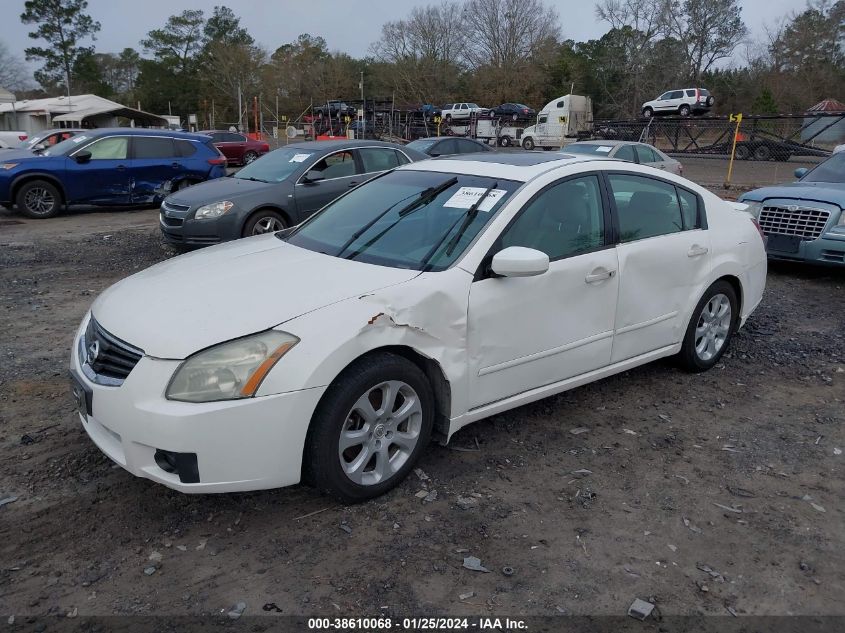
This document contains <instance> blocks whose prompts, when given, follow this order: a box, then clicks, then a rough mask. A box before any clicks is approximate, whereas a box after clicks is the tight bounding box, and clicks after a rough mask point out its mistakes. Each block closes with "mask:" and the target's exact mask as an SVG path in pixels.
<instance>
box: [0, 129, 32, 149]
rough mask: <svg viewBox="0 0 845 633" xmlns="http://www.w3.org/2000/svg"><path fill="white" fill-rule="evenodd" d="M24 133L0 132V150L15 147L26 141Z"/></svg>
mask: <svg viewBox="0 0 845 633" xmlns="http://www.w3.org/2000/svg"><path fill="white" fill-rule="evenodd" d="M27 136H28V135H27V133H26V132H9V131H6V130H0V149H9V148H12V147H17V146H18V145H20V144H21V143H23V142H24V141H25V140H26V139H27Z"/></svg>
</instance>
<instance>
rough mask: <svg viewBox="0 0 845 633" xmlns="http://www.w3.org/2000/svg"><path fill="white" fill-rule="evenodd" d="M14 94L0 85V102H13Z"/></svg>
mask: <svg viewBox="0 0 845 633" xmlns="http://www.w3.org/2000/svg"><path fill="white" fill-rule="evenodd" d="M14 102H15V95H13V94H12V93H11V92H9V91H8V90H6V89H5V88H3V87H2V86H0V103H14Z"/></svg>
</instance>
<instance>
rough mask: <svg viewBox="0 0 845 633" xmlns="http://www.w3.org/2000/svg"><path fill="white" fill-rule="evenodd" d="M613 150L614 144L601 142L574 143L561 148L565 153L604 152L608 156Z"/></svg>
mask: <svg viewBox="0 0 845 633" xmlns="http://www.w3.org/2000/svg"><path fill="white" fill-rule="evenodd" d="M612 150H613V146H612V145H602V144H601V143H572V145H565V146H564V147H562V148H561V150H560V151H562V152H563V153H564V154H604V155H605V156H607V155H608V154H610V152H611V151H612Z"/></svg>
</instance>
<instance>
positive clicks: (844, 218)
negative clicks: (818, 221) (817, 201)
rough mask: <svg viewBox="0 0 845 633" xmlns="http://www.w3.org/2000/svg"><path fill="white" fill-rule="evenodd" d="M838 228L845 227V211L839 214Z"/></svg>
mask: <svg viewBox="0 0 845 633" xmlns="http://www.w3.org/2000/svg"><path fill="white" fill-rule="evenodd" d="M836 226H845V209H842V210H841V211H840V212H839V222H837V223H836Z"/></svg>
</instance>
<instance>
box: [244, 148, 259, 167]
mask: <svg viewBox="0 0 845 633" xmlns="http://www.w3.org/2000/svg"><path fill="white" fill-rule="evenodd" d="M256 158H258V154H256V153H255V152H252V151H249V152H247V153H246V154H244V165H249V164H250V163H251V162H252V161H254V160H255V159H256Z"/></svg>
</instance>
